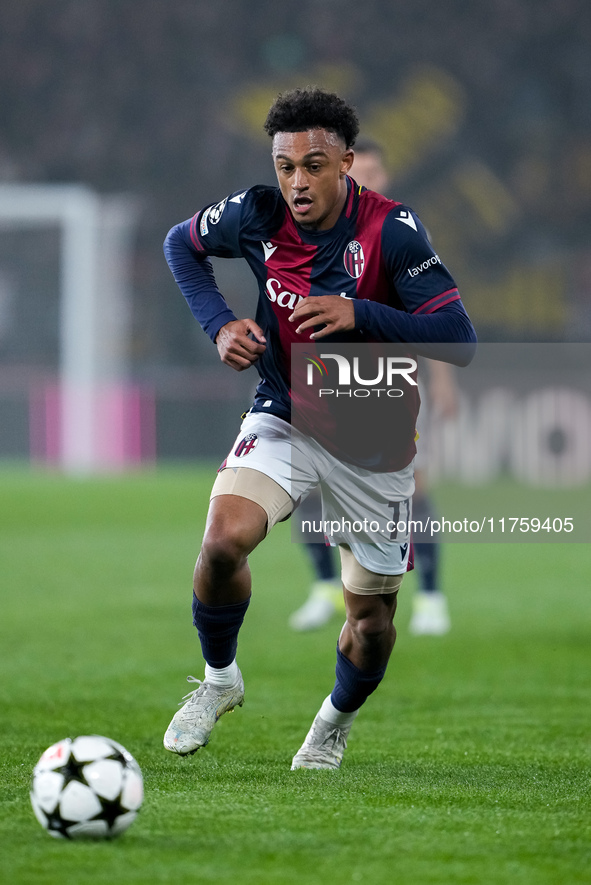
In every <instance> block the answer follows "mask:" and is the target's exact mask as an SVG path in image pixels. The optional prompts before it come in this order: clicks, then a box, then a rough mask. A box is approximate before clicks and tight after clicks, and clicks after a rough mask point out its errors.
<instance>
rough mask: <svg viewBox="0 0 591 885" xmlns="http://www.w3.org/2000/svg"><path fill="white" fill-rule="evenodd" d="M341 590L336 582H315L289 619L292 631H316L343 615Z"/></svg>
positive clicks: (343, 607)
mask: <svg viewBox="0 0 591 885" xmlns="http://www.w3.org/2000/svg"><path fill="white" fill-rule="evenodd" d="M344 612H345V602H344V600H343V588H342V586H341V584H340V582H337V581H316V582H315V583H314V584H312V589H311V590H310V595H309V596H308V598H307V599H306V601H305V602H304V604H303V605H302V606H301V607H300V608H298V609H297V610H296V611H295V612H294V613H293V614H292V615H290V618H289V626H290V627H291V629H292V630H299V631H300V632H304V631H306V630H318V629H319V628H320V627H324V625H325V624H328V622H329V621H330V620H331V619H332V617H333V615H336V614H344Z"/></svg>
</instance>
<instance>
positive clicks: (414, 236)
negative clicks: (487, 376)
mask: <svg viewBox="0 0 591 885" xmlns="http://www.w3.org/2000/svg"><path fill="white" fill-rule="evenodd" d="M382 251H383V255H384V260H385V263H386V267H387V270H388V273H389V275H390V278H391V279H392V282H393V283H394V286H395V288H396V292H397V294H398V296H399V298H400V300H401V302H402V304H403V306H404V309H398V308H395V307H391V306H389V305H386V304H380V303H378V302H375V301H369V300H365V299H358V300H356V301H354V302H353V308H354V312H355V328H356V329H359V330H361V331H363V332H364V333H365V334H366V335H367V336H368V337H370V338H371V339H373V340H377V341H389V342H396V343H398V342H403V343H413V344H418V345H421V352H422V353H423V355H424V356H428V357H432V358H433V359H440V360H442V361H444V362H451V363H455V364H456V365H459V366H463V365H468V363H469V362H470V361H471V360H472V358H473V356H474V353H475V352H476V343H477V338H476V332H475V330H474V326H473V325H472V322H471V321H470V318H469V316H468V314H467V312H466V310H465V308H464V305H463V304H462V300H461V298H460V293H459V291H458V288H457V285H456V283H455V281H454V279H453V277H452V276H451V274H450V273H449V271H448V270H447V268H446V267H445V265H444V264H443V262H442V261H441V259H440V258H439V256H438V255H437V253H436V252H435V251H434V249H433V247H432V246H431V243H430V242H429V238H428V237H427V233H426V231H425V229H424V227H423V225H422V224H421V222H420V220H419V219H418V217H417V216H416V215H415V214H414V213H413V212H412V211H411V210H409V209H407V208H406V207H400V206H398V207H396V209H394V210H393V211H392V212H390V214H389V215H388V216H387V218H386V219H385V221H384V225H383V228H382Z"/></svg>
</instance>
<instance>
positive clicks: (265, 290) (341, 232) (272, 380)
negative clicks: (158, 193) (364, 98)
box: [165, 178, 475, 469]
mask: <svg viewBox="0 0 591 885" xmlns="http://www.w3.org/2000/svg"><path fill="white" fill-rule="evenodd" d="M347 188H348V190H347V200H346V203H345V206H344V208H343V210H342V212H341V215H340V217H339V219H338V221H337V222H336V224H335V225H334V227H332V228H331V229H330V230H319V231H308V230H303V229H302V228H301V227H300V226H299V225H297V224H296V222H295V220H294V218H293V216H292V214H291V212H290V211H289V208H288V206H287V204H286V203H285V201H284V200H283V197H282V196H281V192H280V190H279V189H278V188H276V187H269V186H265V185H257V186H255V187H253V188H250V189H249V190H246V191H237V192H236V193H234V194H231V195H230V196H229V197H227V198H226V199H224V200H222V201H221V202H220V203H217V204H215V205H212V206H208V207H207V208H205V209H204V210H202V211H201V212H199V213H197V214H196V215H195V216H194V217H193V218H192V219H189V220H188V221H185V222H183V223H182V224H180V225H177V226H176V227H175V228H173V229H172V230H171V231H170V233H169V235H168V237H167V239H166V243H165V253H166V257H167V260H168V262H169V265H170V267H171V269H172V271H173V273H174V276H175V279H176V281H177V283H178V285H179V287H180V289H181V291H182V292H183V294H184V295H185V297H186V298H187V301H188V303H189V305H190V307H191V310H192V312H193V314H194V316H195V317H196V318H197V319H198V320H199V322H200V323H201V325H202V327H203V328H204V329H205V331H206V332H207V333H208V334H209V336H210V337H211V338H212V340H215V338H216V336H217V334H218V332H219V330H220V329H221V327H222V326H224V325H225V324H226V323H228V322H230V321H231V320H234V319H236V317H235V316H234V314H233V313H232V311H231V309H230V308H229V307H228V305H227V303H226V301H225V300H224V298H223V296H222V295H221V293H220V292H219V290H218V289H217V286H216V284H215V279H214V277H213V272H212V269H211V263H210V262H208V261H207V256H210V255H211V256H215V257H221V258H238V257H243V258H245V259H246V261H247V262H248V264H249V266H250V268H251V269H252V271H253V273H254V275H255V277H256V279H257V282H258V288H259V299H258V305H257V310H256V317H255V318H256V321H257V323H258V324H259V325H260V327H261V328H262V329H263V331H264V334H265V337H266V340H267V346H266V350H265V352H264V353H263V354H262V355H261V357H260V358H259V360H258V363H257V368H258V371H259V374H260V376H261V381H260V383H259V385H258V387H257V392H256V396H255V402H254V405H253V409H254V411H267V412H270V413H272V414H275V415H278V416H279V417H281V418H284V419H285V420H288V421H289V420H290V416H291V403H290V386H291V384H290V352H291V344H302V343H303V342H302V336H301V335H297V333H296V331H295V324H292V323H290V322H288V317H289V316H290V315H291V313H292V312H293V309H294V308H295V306H296V304H297V303H298V302H299V301H300V300H301V299H302V298H306V297H308V296H321V295H342V296H344V297H348V298H352V299H355V304H354V307H355V330H354V331H352V332H347V333H345V334H341V335H339V336H338V337H337V336H336V335H333V336H327V337H326V338H323V339H322V346H323V347H326V346H328V345H329V344H330V342H331V341H333V342H334V341H336V340H338V341H340V342H343V341H344V342H356V341H364V342H372V341H373V342H379V341H386V342H415V343H416V342H433V341H435V342H437V341H443V342H458V341H461V342H468V343H470V342H475V333H474V330H473V328H472V324H471V323H470V320H469V319H468V316H467V314H466V312H465V310H464V308H463V306H462V303H461V300H460V295H459V292H458V289H457V286H456V284H455V282H454V280H453V278H452V276H451V274H450V273H449V271H448V270H447V269H446V267H445V266H444V265H443V263H442V262H441V260H440V258H439V256H438V255H437V254H436V253H435V251H434V250H433V248H432V246H431V244H430V242H429V239H428V237H427V235H426V232H425V229H424V227H423V225H422V224H421V222H420V220H419V219H418V217H417V216H416V215H415V213H414V212H413V211H412V210H411V209H409V208H408V207H407V206H403V205H402V204H400V203H397V202H395V201H393V200H389V199H387V198H386V197H383V196H381V195H380V194H377V193H375V192H373V191H369V190H367V189H366V188H363V187H359V186H358V185H357V184H356V183H355V182H354V181H353V180H352V179H351V178H348V181H347ZM318 344H320V341H319V342H318ZM413 408H414V411H415V412H416V410H418V397H417V398H416V403H415V405H414V407H413ZM415 417H416V414H415V415H414V416H413V418H412V422H413V427H414V418H415ZM412 436H413V437H414V432H413V434H412ZM409 454H410V457H409ZM413 454H414V442H413V441H412V439H411V440H410V441H409V444H408V446H407V449H406V453H405V455H404V456H403V457H402V460H404V458H406V461H405V464H407V463H408V462H409V460H410V459H411V458H412V455H413ZM402 466H404V464H398V467H396V468H391V469H398V468H399V467H402Z"/></svg>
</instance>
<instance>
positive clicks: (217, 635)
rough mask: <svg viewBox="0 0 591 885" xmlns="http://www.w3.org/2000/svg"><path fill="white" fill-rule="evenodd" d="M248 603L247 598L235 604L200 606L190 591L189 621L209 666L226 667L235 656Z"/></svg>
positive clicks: (201, 604)
mask: <svg viewBox="0 0 591 885" xmlns="http://www.w3.org/2000/svg"><path fill="white" fill-rule="evenodd" d="M249 604H250V599H247V600H246V602H239V603H237V604H236V605H204V604H203V603H202V602H199V600H198V599H197V597H196V596H195V594H193V623H194V625H195V626H196V627H197V632H198V634H199V640H200V642H201V651H202V652H203V657H204V658H205V660H206V662H207V663H208V664H209V666H210V667H215V668H217V669H218V670H220V669H221V668H222V667H229V666H230V664H231V663H232V661H233V660H234V658H235V657H236V648H237V647H238V631H239V630H240V627H241V626H242V622H243V620H244V616H245V614H246V609H247V608H248V606H249Z"/></svg>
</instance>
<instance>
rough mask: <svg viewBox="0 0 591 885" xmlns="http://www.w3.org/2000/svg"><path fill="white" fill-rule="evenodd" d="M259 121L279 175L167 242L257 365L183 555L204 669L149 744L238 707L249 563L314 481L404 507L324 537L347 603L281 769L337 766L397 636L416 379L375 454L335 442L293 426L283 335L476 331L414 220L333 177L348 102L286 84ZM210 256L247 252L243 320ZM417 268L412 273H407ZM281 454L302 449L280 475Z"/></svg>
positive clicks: (469, 350) (202, 316)
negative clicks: (251, 300)
mask: <svg viewBox="0 0 591 885" xmlns="http://www.w3.org/2000/svg"><path fill="white" fill-rule="evenodd" d="M265 130H266V131H267V133H268V135H270V136H271V138H272V140H273V142H272V145H273V146H272V156H273V162H274V167H275V173H276V175H277V180H278V184H279V187H269V186H266V185H256V186H254V187H251V188H248V189H246V190H240V191H236V192H234V193H232V194H230V195H229V196H228V197H226V198H225V199H223V200H221V201H220V202H219V203H216V204H215V205H211V206H207V207H205V209H203V210H201V211H200V212H198V213H197V214H196V215H194V216H193V218H190V219H188V220H187V221H185V222H182V223H181V224H179V225H177V226H176V227H174V228H173V229H172V230H171V231H170V232H169V234H168V236H167V238H166V242H165V254H166V258H167V261H168V263H169V266H170V268H171V270H172V272H173V274H174V277H175V280H176V281H177V283H178V285H179V287H180V289H181V291H182V293H183V295H184V296H185V298H186V299H187V302H188V304H189V306H190V308H191V311H192V313H193V315H194V316H195V318H196V319H197V320H198V321H199V322H200V324H201V325H202V327H203V329H204V330H205V331H206V332H207V333H208V334H209V336H210V338H211V339H212V340H213V341H214V342H215V344H216V346H217V348H218V352H219V355H220V358H221V360H222V362H223V363H225V364H226V365H228V366H230V367H231V368H233V369H235V370H236V371H243V370H244V369H248V368H250V367H251V366H256V368H257V370H258V372H259V375H260V378H261V380H260V383H259V385H258V387H257V391H256V394H255V398H254V403H253V405H252V408H251V409H250V411H249V413H248V414H247V415H246V417H245V419H244V422H243V424H242V427H241V430H240V433H239V435H238V437H237V439H236V442H235V443H234V445H233V447H232V449H231V451H230V452H229V454H228V456H227V458H226V459H225V461H224V463H223V465H222V467H221V468H220V470H219V472H218V475H217V478H216V480H215V482H214V487H213V490H212V495H211V500H210V506H209V511H208V516H207V522H206V526H205V533H204V537H203V542H202V546H201V551H200V553H199V557H198V560H197V564H196V566H195V572H194V579H193V605H192V610H193V623H194V625H195V627H196V628H197V632H198V635H199V640H200V643H201V651H202V654H203V658H204V659H205V677H204V679H203V680H199V679H194V678H193V677H189V682H194V683H197V685H198V687H197V688H195V689H194V690H193V691H191V692H190V693H189V695H187V696H186V703H185V704H184V705H183V706H182V708H181V709H180V710H179V711H178V712H177V713H176V714H175V715H174V716H173V719H172V721H171V723H170V725H169V727H168V729H167V731H166V734H165V736H164V746H165V747H166V749H167V750H169V751H170V752H173V753H177V754H179V755H181V756H185V755H187V754H190V753H194V752H195V751H196V750H198V749H199V748H200V747H203V746H205V745H206V744H207V743H208V741H209V739H210V735H211V732H212V730H213V728H214V726H215V724H216V722H217V720H218V719H219V717H220V716H221V715H223V714H224V713H226V712H228V711H229V710H232V709H234V708H235V707H236V706H241V705H242V703H243V701H244V682H243V679H242V674H241V672H240V669H239V667H238V664H237V661H236V650H237V645H238V634H239V631H240V628H241V626H242V623H243V620H244V617H245V615H246V611H247V608H248V605H249V603H250V596H251V586H252V581H251V573H250V567H249V564H248V557H249V555H250V553H251V552H252V551H253V550H254V549H255V548H256V547H257V546H258V545H259V544H260V543H261V542H262V541H263V540H264V539H265V538H266V536H267V534H268V533H269V532H270V531H271V530H272V528H273V526H274V525H275V524H276V523H277V522H280V521H282V520H284V519H286V518H288V517H289V516H290V515H291V514H292V512H293V510H294V508H295V507H296V506H297V504H298V503H299V501H300V500H303V499H304V498H305V497H306V496H307V493H308V492H309V491H311V490H312V489H313V488H315V487H317V486H318V485H320V486H321V488H322V493H323V503H325V504H327V506H331V507H332V508H333V512H334V514H335V516H339V517H340V518H341V519H343V520H353V522H355V521H356V520H359V519H368V520H369V521H370V522H371V521H373V520H378V521H379V523H381V524H384V522H385V521H386V520H390V519H392V515H393V513H397V514H400V513H401V512H403V513H405V514H406V515H407V520H406V523H405V524H404V530H403V528H398V526H400V525H401V523H400V522H397V528H396V531H394V532H392V533H391V534H383V533H382V534H378V535H377V536H376V537H375V538H374V540H372V541H371V542H369V543H367V542H365V541H359V540H357V539H356V538H353V539H350V540H347V541H343V540H341V539H340V538H339V537H336V538H334V540H335V541H336V542H337V543H339V552H340V556H341V577H342V582H343V587H344V590H343V592H344V598H345V608H346V621H345V624H344V626H343V629H342V630H341V634H340V636H339V640H338V643H337V649H336V668H335V681H334V687H333V689H332V692H331V693H330V694H329V695H328V696H327V697H326V698H325V700H324V702H323V703H322V705H321V707H320V710H319V711H318V714H317V715H316V717H315V718H314V721H313V723H312V727H311V728H310V730H309V732H308V734H307V736H306V738H305V740H304V742H303V744H302V746H301V747H300V749H299V750H298V752H297V753H296V754H295V756H294V757H293V760H292V765H291V767H292V769H298V768H311V769H325V768H327V769H334V768H338V767H339V766H340V764H341V761H342V757H343V753H344V750H345V748H346V746H347V736H348V734H349V731H350V729H351V726H352V724H353V721H354V719H355V717H356V716H357V714H358V712H359V709H360V708H361V706H362V705H363V704H364V703H365V701H366V700H367V698H368V697H369V695H371V694H372V692H374V691H375V690H376V688H377V687H378V685H379V684H380V682H381V681H382V679H383V678H384V675H385V673H386V668H387V665H388V661H389V658H390V655H391V653H392V650H393V647H394V643H395V640H396V630H395V627H394V623H393V620H394V615H395V612H396V602H397V592H398V588H399V587H400V584H401V582H402V579H403V577H404V574H405V573H406V571H407V568H408V563H409V557H410V537H409V534H408V531H409V530H408V518H409V517H410V506H411V499H412V494H413V492H414V476H413V460H414V456H415V454H416V446H415V436H416V417H417V412H418V405H419V400H418V396H417V389H416V382H415V381H414V380H412V379H411V380H410V381H409V380H408V379H407V383H406V395H404V396H403V397H402V398H401V399H395V400H392V402H391V404H390V405H389V409H391V410H393V409H396V403H398V408H397V409H396V417H395V419H393V426H394V427H395V429H396V432H395V433H394V434H392V433H390V435H389V437H388V445H387V446H385V445H383V443H381V442H380V443H379V444H377V448H374V447H373V446H374V434H373V432H371V433H368V432H367V427H366V425H363V426H361V428H359V427H356V428H352V426H351V423H350V422H349V424H348V425H347V426H346V427H344V428H343V430H344V432H343V434H342V435H340V436H338V438H337V439H335V438H334V437H330V435H328V436H327V435H326V433H323V431H324V430H325V426H326V425H325V424H323V421H324V420H325V416H326V413H325V412H323V410H322V409H320V410H317V411H315V410H314V408H313V407H311V408H309V409H308V411H307V412H306V414H305V415H304V416H303V418H304V420H305V419H306V418H308V419H309V424H308V428H307V432H306V433H302V432H301V431H300V430H299V429H298V428H292V426H291V418H292V389H291V387H292V381H293V378H292V374H291V368H290V367H291V361H290V353H291V345H292V344H295V343H301V344H305V345H306V346H307V347H309V348H315V347H316V342H320V344H321V346H324V339H327V343H328V342H331V341H332V342H334V343H335V344H336V343H338V342H349V343H357V344H358V346H361V344H362V343H364V344H365V343H371V342H374V343H376V344H378V343H379V342H388V343H390V342H417V341H420V342H421V348H425V347H427V348H430V347H431V348H432V347H433V346H437V345H440V344H441V343H445V345H444V347H443V348H442V347H441V346H439V347H438V349H437V352H438V353H440V352H441V351H442V350H445V352H446V354H447V355H448V358H450V359H453V360H454V362H456V363H457V364H458V365H467V364H468V362H469V361H470V360H471V358H472V356H473V353H474V351H475V347H476V334H475V332H474V328H473V326H472V323H471V322H470V319H469V317H468V315H467V313H466V311H465V310H464V307H463V305H462V302H461V299H460V294H459V292H458V290H457V287H456V285H455V283H454V281H453V278H452V277H451V275H450V273H449V271H448V270H447V269H446V267H445V266H444V265H443V264H442V263H441V261H439V260H436V256H435V253H434V251H433V248H432V247H431V244H430V243H429V241H428V238H427V236H426V233H425V230H424V228H423V226H422V224H421V222H420V220H419V219H418V217H417V216H416V215H415V214H414V213H413V212H412V210H411V209H409V207H407V206H403V205H401V204H400V203H396V202H394V201H392V200H388V199H386V198H385V197H383V196H381V195H379V194H377V193H374V192H372V191H368V190H366V189H365V188H363V187H359V186H356V184H355V182H354V181H353V179H352V178H351V177H350V176H349V175H348V173H349V171H350V169H351V165H352V162H353V151H352V147H353V144H354V143H355V139H356V137H357V134H358V131H359V123H358V120H357V116H356V114H355V111H354V110H353V108H351V107H350V106H349V105H348V104H346V102H344V101H343V100H342V99H341V98H339V97H338V96H337V95H334V94H332V93H327V92H325V91H324V90H321V89H315V88H309V89H304V90H293V91H292V92H289V93H286V94H285V95H280V96H279V97H278V98H277V100H276V101H275V102H274V104H273V106H272V107H271V110H270V111H269V114H268V116H267V120H266V122H265ZM360 240H361V241H363V242H364V243H365V247H364V249H365V250H366V251H367V255H368V259H367V267H368V271H367V273H365V272H364V271H365V259H364V255H365V251H361V250H362V247H361V244H360V242H359V241H360ZM210 255H213V256H217V257H220V258H238V257H243V258H245V259H246V260H247V262H248V264H249V266H250V268H251V270H252V272H253V274H254V276H255V278H256V280H257V283H258V289H259V298H258V304H257V311H256V319H252V318H250V317H247V318H244V319H237V318H236V316H235V315H234V313H233V312H232V310H231V309H230V307H229V306H228V304H227V302H226V301H225V299H224V297H223V296H222V294H221V292H220V291H219V289H218V287H217V285H216V281H215V277H214V274H213V268H212V265H211V262H210V261H209V260H208V256H210ZM409 262H411V263H410V264H409ZM423 265H424V270H425V272H424V273H421V274H416V275H413V274H409V273H408V270H409V268H413V267H422V266H423ZM327 336H331V337H330V338H328V337H327ZM450 343H451V344H452V345H453V353H452V352H451V351H450V350H449V349H448V345H449V344H450ZM410 362H411V363H412V362H414V361H413V360H411V361H410ZM304 392H305V391H304ZM316 405H317V403H316ZM390 414H391V415H392V414H393V413H392V412H391V413H390ZM316 419H318V420H317V421H316ZM352 430H360V431H361V433H360V434H359V436H358V439H359V440H360V441H361V443H362V444H363V446H365V448H364V449H363V450H362V451H363V455H362V456H358V455H357V453H356V452H353V451H351V450H350V449H349V448H347V446H348V443H349V442H350V438H351V437H352V436H353V435H354V434H353V433H352V432H351V431H352ZM393 438H395V439H396V446H395V447H393V445H392V444H391V443H392V439H393ZM367 447H369V449H368V448H367ZM294 451H298V452H299V453H300V454H301V455H302V456H303V457H302V468H301V469H302V476H301V478H300V479H299V485H296V486H295V487H294V485H293V483H292V464H293V457H292V456H293V453H294ZM366 455H367V456H369V459H368V457H366ZM365 464H371V469H366V467H365V466H364V465H365ZM396 519H397V520H398V516H397V517H396Z"/></svg>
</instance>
